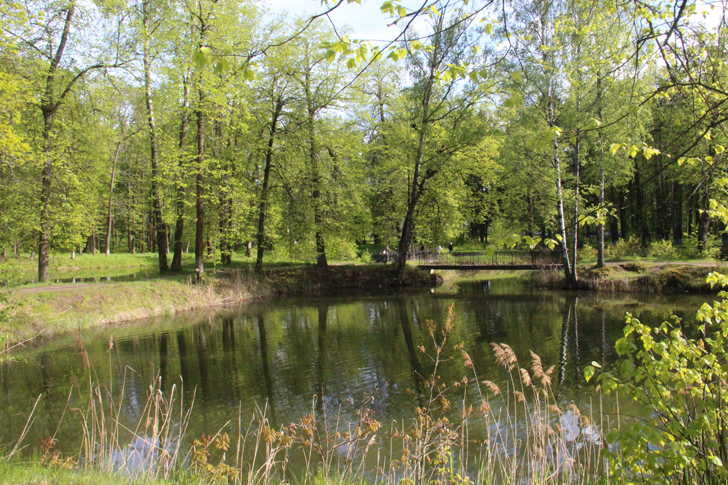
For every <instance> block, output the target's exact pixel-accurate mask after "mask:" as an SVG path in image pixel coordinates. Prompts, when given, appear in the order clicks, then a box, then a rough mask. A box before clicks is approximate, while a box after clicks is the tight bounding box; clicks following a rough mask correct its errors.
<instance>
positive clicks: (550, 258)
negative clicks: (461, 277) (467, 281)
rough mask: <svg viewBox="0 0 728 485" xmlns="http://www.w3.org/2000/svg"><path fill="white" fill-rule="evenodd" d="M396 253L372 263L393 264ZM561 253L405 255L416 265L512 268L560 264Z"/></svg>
mask: <svg viewBox="0 0 728 485" xmlns="http://www.w3.org/2000/svg"><path fill="white" fill-rule="evenodd" d="M397 255H398V253H397V251H389V252H386V253H379V254H375V255H374V261H375V262H378V263H385V262H386V263H393V262H395V261H396V260H397ZM561 257H562V256H561V252H559V251H496V252H495V253H492V254H487V253H485V252H472V253H471V252H468V253H465V252H458V251H455V252H453V253H452V254H450V252H449V251H447V250H442V251H437V250H425V251H410V252H408V253H407V261H412V262H415V263H417V264H441V265H453V266H455V265H457V266H474V265H489V266H513V265H532V266H548V265H554V264H561V263H562V260H561Z"/></svg>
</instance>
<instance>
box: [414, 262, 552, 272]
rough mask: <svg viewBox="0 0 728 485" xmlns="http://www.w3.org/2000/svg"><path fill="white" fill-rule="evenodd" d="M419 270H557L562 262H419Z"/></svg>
mask: <svg viewBox="0 0 728 485" xmlns="http://www.w3.org/2000/svg"><path fill="white" fill-rule="evenodd" d="M417 267H418V268H419V269H421V270H432V269H449V270H461V271H495V270H505V271H518V270H521V271H531V270H539V269H548V270H558V269H562V268H563V267H564V265H563V264H467V263H465V264H419V265H417Z"/></svg>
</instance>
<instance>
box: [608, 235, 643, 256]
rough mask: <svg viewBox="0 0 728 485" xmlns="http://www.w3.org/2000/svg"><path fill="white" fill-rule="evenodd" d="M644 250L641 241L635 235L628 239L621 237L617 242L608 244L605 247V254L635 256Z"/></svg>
mask: <svg viewBox="0 0 728 485" xmlns="http://www.w3.org/2000/svg"><path fill="white" fill-rule="evenodd" d="M641 251H642V247H641V246H640V242H639V240H638V239H637V238H635V237H630V238H629V239H627V240H624V239H620V240H619V241H618V242H617V244H614V245H611V246H607V247H606V248H605V249H604V256H605V257H606V258H617V259H619V258H633V257H635V256H639V254H640V253H641Z"/></svg>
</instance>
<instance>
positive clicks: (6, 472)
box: [0, 460, 199, 485]
mask: <svg viewBox="0 0 728 485" xmlns="http://www.w3.org/2000/svg"><path fill="white" fill-rule="evenodd" d="M0 483H8V484H10V483H13V484H18V485H122V484H123V485H141V484H145V485H171V484H172V483H176V484H180V485H183V484H188V483H189V484H190V485H191V484H193V483H199V482H198V481H195V480H192V479H186V478H185V477H181V479H180V480H178V481H174V482H172V481H168V480H148V479H147V480H134V479H131V478H128V477H123V476H120V475H117V474H109V473H101V472H98V471H93V470H62V469H59V468H46V467H43V466H41V465H40V464H38V463H29V462H26V463H21V462H10V463H8V462H6V461H4V460H0Z"/></svg>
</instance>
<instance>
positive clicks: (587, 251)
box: [579, 244, 597, 261]
mask: <svg viewBox="0 0 728 485" xmlns="http://www.w3.org/2000/svg"><path fill="white" fill-rule="evenodd" d="M579 259H581V260H582V261H593V260H595V259H597V248H595V247H594V246H591V245H589V244H585V245H584V247H583V248H581V249H580V250H579Z"/></svg>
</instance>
